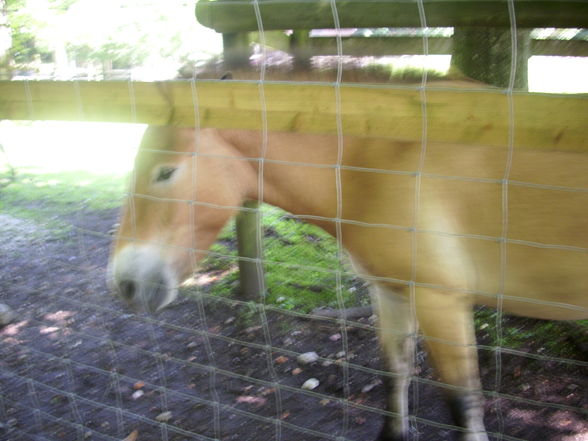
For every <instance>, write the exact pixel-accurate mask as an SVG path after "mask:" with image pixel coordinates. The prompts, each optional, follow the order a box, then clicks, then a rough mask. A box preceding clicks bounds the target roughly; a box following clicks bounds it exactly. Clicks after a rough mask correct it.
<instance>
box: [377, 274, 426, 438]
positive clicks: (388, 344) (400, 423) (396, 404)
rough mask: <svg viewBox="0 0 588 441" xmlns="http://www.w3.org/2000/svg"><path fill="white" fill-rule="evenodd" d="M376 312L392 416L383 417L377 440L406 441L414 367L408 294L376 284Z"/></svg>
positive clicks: (413, 334) (413, 322)
mask: <svg viewBox="0 0 588 441" xmlns="http://www.w3.org/2000/svg"><path fill="white" fill-rule="evenodd" d="M372 293H373V297H374V300H375V304H376V307H377V313H378V321H379V326H378V333H379V337H380V344H381V346H382V349H383V352H384V357H385V361H386V363H387V368H388V370H389V371H390V372H391V374H392V376H391V377H389V379H388V384H387V386H388V405H387V410H388V411H390V412H391V413H392V414H393V416H389V417H386V420H385V423H384V428H383V429H382V433H381V434H380V438H379V441H404V440H407V439H408V430H409V421H408V386H409V384H410V376H411V375H412V373H413V366H414V348H415V342H414V340H415V333H416V321H415V318H414V313H413V312H412V311H411V308H410V301H409V298H408V296H407V295H403V294H401V293H400V292H398V291H394V290H393V289H391V288H390V287H388V286H386V285H380V284H376V286H375V287H374V289H372Z"/></svg>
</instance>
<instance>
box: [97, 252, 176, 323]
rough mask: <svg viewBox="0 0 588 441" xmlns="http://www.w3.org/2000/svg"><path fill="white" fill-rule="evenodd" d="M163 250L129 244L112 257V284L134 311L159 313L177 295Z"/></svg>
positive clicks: (110, 273)
mask: <svg viewBox="0 0 588 441" xmlns="http://www.w3.org/2000/svg"><path fill="white" fill-rule="evenodd" d="M160 251H161V250H160V248H157V247H153V246H149V245H139V246H138V245H127V246H126V247H124V248H122V249H121V250H119V251H118V252H115V253H114V255H113V256H112V257H111V261H110V264H109V269H108V273H109V276H108V278H109V284H110V285H111V287H112V289H113V290H114V291H115V293H116V294H118V296H119V297H120V298H121V299H122V300H124V301H125V302H126V303H127V304H128V305H129V306H130V307H131V308H132V309H133V310H135V311H141V312H151V313H154V312H157V311H160V310H161V309H163V308H164V307H165V306H166V305H168V304H169V303H171V302H172V301H173V300H174V299H175V298H176V296H177V280H176V277H175V276H174V272H173V271H172V269H171V267H170V265H169V264H168V263H167V262H166V261H165V259H164V257H163V256H162V253H161V252H160Z"/></svg>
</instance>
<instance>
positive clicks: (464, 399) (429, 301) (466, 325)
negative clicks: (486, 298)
mask: <svg viewBox="0 0 588 441" xmlns="http://www.w3.org/2000/svg"><path fill="white" fill-rule="evenodd" d="M416 312H417V320H418V323H419V326H420V328H421V331H422V334H423V336H424V337H425V344H426V346H427V350H428V353H429V355H430V356H431V357H432V359H433V364H434V365H435V368H436V370H437V372H438V373H439V375H440V376H441V380H442V381H443V382H444V383H447V384H448V385H451V386H455V387H453V388H449V389H447V390H446V394H447V398H448V402H449V404H450V407H451V412H452V415H453V418H454V420H455V423H456V424H457V425H458V426H460V427H462V428H463V429H465V431H464V432H462V433H461V435H460V436H461V438H460V440H461V441H488V436H487V435H486V430H485V428H484V408H483V399H482V395H481V392H480V390H481V387H480V376H479V370H478V354H477V349H476V346H475V343H476V339H475V333H474V320H473V312H472V305H471V302H470V301H468V299H467V296H466V295H463V294H456V293H451V292H448V291H440V290H434V289H428V288H417V291H416Z"/></svg>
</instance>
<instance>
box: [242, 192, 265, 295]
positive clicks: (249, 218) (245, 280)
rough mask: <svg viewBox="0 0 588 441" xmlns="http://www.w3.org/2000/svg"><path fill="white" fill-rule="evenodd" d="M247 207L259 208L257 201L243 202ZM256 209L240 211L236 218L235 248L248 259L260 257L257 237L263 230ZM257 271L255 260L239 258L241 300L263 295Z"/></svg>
mask: <svg viewBox="0 0 588 441" xmlns="http://www.w3.org/2000/svg"><path fill="white" fill-rule="evenodd" d="M244 207H245V208H248V209H255V210H257V209H259V203H258V202H257V201H246V202H245V204H244ZM258 219H259V216H258V212H257V211H242V212H241V213H239V215H238V216H237V219H236V227H237V249H238V253H239V257H246V258H249V259H260V258H261V257H262V256H261V250H260V248H259V243H258V241H257V238H258V237H260V238H262V237H263V230H262V229H261V226H260V224H259V222H258ZM260 276H261V274H260V272H259V271H258V264H257V262H252V261H249V260H242V259H240V260H239V282H240V289H239V298H240V299H241V300H250V301H260V299H261V296H262V295H263V292H262V291H263V281H262V279H261V277H263V276H261V277H260Z"/></svg>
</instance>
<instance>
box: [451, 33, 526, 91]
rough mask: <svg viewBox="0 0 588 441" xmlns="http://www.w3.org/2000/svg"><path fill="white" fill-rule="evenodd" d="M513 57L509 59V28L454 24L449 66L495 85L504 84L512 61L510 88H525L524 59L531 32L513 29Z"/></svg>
mask: <svg viewBox="0 0 588 441" xmlns="http://www.w3.org/2000/svg"><path fill="white" fill-rule="evenodd" d="M516 37H517V38H516V40H517V48H516V49H517V51H516V60H512V59H511V58H512V53H513V51H512V45H511V41H512V38H511V30H510V28H505V27H502V28H495V27H456V28H455V29H454V34H453V56H452V58H451V67H452V69H457V70H458V71H460V72H461V73H463V74H464V75H466V76H468V77H470V78H473V79H475V80H478V81H482V82H484V83H487V84H491V85H493V86H497V87H507V86H508V85H509V81H510V73H511V63H512V62H514V63H516V75H515V80H514V88H515V89H518V90H527V89H528V75H527V71H528V60H529V56H530V54H531V32H530V30H528V29H522V30H517V31H516Z"/></svg>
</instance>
